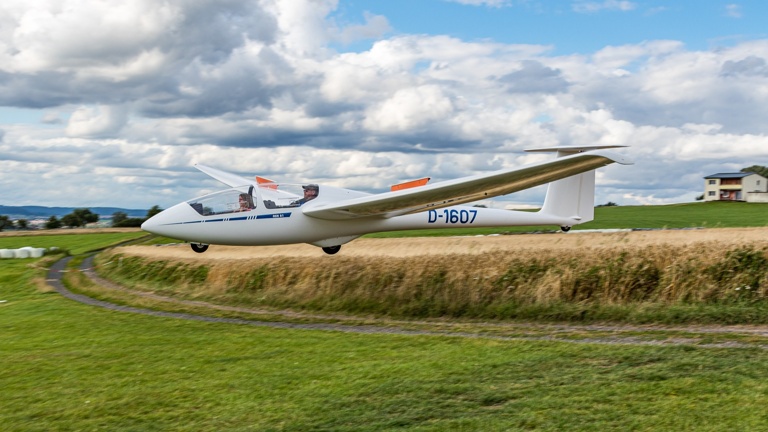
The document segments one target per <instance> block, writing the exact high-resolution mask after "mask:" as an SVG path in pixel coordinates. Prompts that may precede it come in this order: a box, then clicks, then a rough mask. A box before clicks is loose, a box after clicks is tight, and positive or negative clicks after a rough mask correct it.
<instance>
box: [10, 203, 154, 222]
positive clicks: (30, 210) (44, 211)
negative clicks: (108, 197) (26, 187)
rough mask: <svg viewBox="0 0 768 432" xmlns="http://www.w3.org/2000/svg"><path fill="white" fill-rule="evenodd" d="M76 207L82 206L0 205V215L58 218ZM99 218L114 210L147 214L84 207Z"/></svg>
mask: <svg viewBox="0 0 768 432" xmlns="http://www.w3.org/2000/svg"><path fill="white" fill-rule="evenodd" d="M77 208H84V207H43V206H6V205H0V215H4V216H8V217H9V218H11V219H39V218H45V219H48V218H49V217H51V216H56V217H57V218H60V217H62V216H64V215H68V214H70V213H72V212H73V211H74V210H75V209H77ZM85 208H88V209H90V210H91V212H93V213H96V214H97V215H99V217H100V218H111V217H112V214H113V213H115V212H123V213H125V214H127V215H128V217H132V218H141V217H145V216H146V215H147V210H139V209H124V208H119V207H85Z"/></svg>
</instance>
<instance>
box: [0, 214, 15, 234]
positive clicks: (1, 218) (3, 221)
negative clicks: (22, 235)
mask: <svg viewBox="0 0 768 432" xmlns="http://www.w3.org/2000/svg"><path fill="white" fill-rule="evenodd" d="M12 226H13V222H12V221H11V220H10V219H8V216H5V215H0V231H2V230H4V229H5V228H9V227H12Z"/></svg>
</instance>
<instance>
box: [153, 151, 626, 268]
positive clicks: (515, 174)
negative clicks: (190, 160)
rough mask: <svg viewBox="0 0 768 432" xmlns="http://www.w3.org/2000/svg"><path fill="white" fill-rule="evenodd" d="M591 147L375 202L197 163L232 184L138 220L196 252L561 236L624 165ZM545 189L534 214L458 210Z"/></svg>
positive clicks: (589, 211)
mask: <svg viewBox="0 0 768 432" xmlns="http://www.w3.org/2000/svg"><path fill="white" fill-rule="evenodd" d="M564 149H566V150H564ZM595 149H601V147H590V148H586V149H585V148H567V147H559V148H556V149H553V150H556V151H558V153H559V156H560V157H558V158H557V159H555V160H553V161H549V162H544V163H539V164H533V165H528V166H525V167H522V168H517V169H510V170H503V171H496V172H493V173H487V174H480V175H476V176H470V177H465V178H461V179H457V180H451V181H446V182H440V183H435V184H431V185H426V186H418V187H414V188H411V189H406V190H399V191H392V192H387V193H383V194H378V195H372V194H368V193H364V192H359V191H353V190H348V189H342V188H337V187H333V186H326V185H316V184H310V185H306V184H305V185H304V186H300V185H290V184H282V183H274V182H270V181H264V179H259V181H254V182H251V181H250V180H247V179H245V178H243V177H239V176H236V175H233V174H229V173H226V172H223V171H219V170H216V169H213V168H209V167H205V166H197V168H198V169H200V170H201V171H203V172H205V173H206V174H208V175H210V176H212V177H214V178H216V179H218V180H220V181H222V182H224V183H226V184H228V185H230V186H232V187H231V188H230V189H226V190H223V191H220V192H216V193H213V194H209V195H206V196H203V197H199V198H195V199H192V200H189V201H186V202H182V203H179V204H177V205H175V206H173V207H171V208H169V209H167V210H164V211H162V212H161V213H159V214H157V215H155V216H153V217H152V218H150V219H149V220H147V221H146V222H144V224H143V225H142V229H144V230H145V231H148V232H152V233H155V234H159V235H163V236H166V237H170V238H175V239H180V240H186V241H189V242H192V243H193V249H195V250H196V251H198V252H201V251H204V250H205V249H204V248H203V249H198V248H199V247H202V246H200V245H208V244H220V245H239V246H257V245H278V244H292V243H310V244H313V245H315V246H319V247H322V248H323V250H325V251H326V252H327V253H335V252H337V251H338V249H339V247H340V246H341V245H342V244H344V243H347V242H349V241H351V240H353V239H355V238H357V237H359V236H361V235H364V234H367V233H373V232H383V231H397V230H412V229H429V228H459V227H461V228H465V227H497V226H524V225H528V226H530V225H552V226H560V227H563V229H565V230H567V229H570V227H571V226H573V225H577V224H580V223H584V222H588V221H590V220H592V219H593V212H594V187H595V186H594V183H595V169H597V168H599V167H602V166H605V165H608V164H610V163H613V162H619V163H623V164H627V163H628V162H626V161H624V160H623V158H621V157H618V156H616V155H613V154H610V153H608V152H604V151H597V150H595ZM545 183H549V189H548V191H547V197H546V198H545V201H544V205H543V207H542V209H541V210H539V211H537V212H527V211H511V210H498V209H489V208H482V207H471V206H467V205H461V204H464V203H468V202H473V201H478V200H480V199H484V198H491V197H493V196H498V195H504V194H507V193H511V192H515V191H519V190H523V189H527V188H530V187H534V186H538V185H541V184H545ZM302 188H303V192H304V195H303V196H302V192H299V191H301V190H302ZM308 191H309V192H310V195H307V192H308ZM312 192H314V194H312ZM196 245H198V246H196Z"/></svg>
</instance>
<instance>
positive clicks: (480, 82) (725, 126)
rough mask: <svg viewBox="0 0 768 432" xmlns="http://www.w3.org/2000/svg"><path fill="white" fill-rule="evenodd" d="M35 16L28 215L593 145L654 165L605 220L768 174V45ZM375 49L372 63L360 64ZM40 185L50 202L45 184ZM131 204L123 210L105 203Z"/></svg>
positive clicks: (71, 1) (189, 9)
mask: <svg viewBox="0 0 768 432" xmlns="http://www.w3.org/2000/svg"><path fill="white" fill-rule="evenodd" d="M462 2H463V3H465V4H472V5H478V6H479V5H485V6H502V5H506V4H507V2H501V1H487V0H486V1H481V0H477V1H469V0H463V1H462ZM34 4H35V5H36V6H35V7H33V5H32V3H31V2H28V1H21V0H8V1H4V2H2V4H0V105H3V106H9V107H24V108H34V109H39V110H40V111H41V115H40V118H41V124H38V125H35V124H23V123H18V124H4V125H3V129H2V130H3V132H0V171H1V172H14V173H18V176H17V178H18V179H19V183H20V184H21V183H22V182H23V184H25V185H29V186H26V187H27V188H31V189H24V190H22V189H19V188H18V187H17V188H13V187H10V186H9V185H8V184H7V183H8V182H9V181H10V180H9V179H7V178H3V179H2V181H0V183H2V184H0V187H2V188H3V190H4V191H8V194H9V195H8V196H7V199H8V200H9V201H10V202H18V203H28V202H27V201H25V198H24V196H26V195H33V194H32V193H30V192H42V191H44V190H45V189H48V188H49V187H50V185H51V184H56V185H57V186H59V185H60V186H61V187H62V189H63V190H66V191H68V192H71V191H78V190H79V192H78V193H73V194H71V195H67V194H61V195H60V196H61V197H62V198H61V201H60V202H51V203H50V204H51V205H54V204H61V205H65V204H67V203H66V202H65V201H66V199H67V198H66V197H67V196H78V197H82V199H83V201H82V202H80V203H78V205H104V204H109V205H122V206H126V207H131V206H133V207H149V206H151V205H152V204H156V203H160V204H162V205H163V206H167V205H170V204H173V203H175V202H177V201H180V200H182V199H185V198H188V197H190V196H193V195H197V194H200V193H202V192H205V191H210V190H213V189H215V188H216V187H218V186H219V185H217V184H216V183H215V182H213V181H208V180H204V177H203V176H200V175H199V174H198V173H197V172H196V171H194V170H193V169H191V168H190V166H191V165H192V164H193V163H196V162H202V163H206V164H208V165H212V166H218V167H221V168H224V169H231V170H233V171H235V172H238V173H240V174H243V175H245V176H249V177H250V176H251V175H253V174H260V175H265V176H269V177H273V178H276V179H278V180H296V181H305V180H314V181H318V182H327V183H330V184H334V185H338V186H344V187H350V188H360V189H364V190H369V191H376V190H386V189H387V188H388V186H389V185H391V184H394V183H397V182H399V181H401V180H404V179H412V178H416V177H422V176H431V177H432V178H433V181H439V180H445V179H449V178H453V177H456V176H462V175H470V174H474V173H478V172H482V171H487V170H493V169H500V168H505V167H513V166H517V165H520V164H525V163H530V162H535V161H539V160H542V158H545V157H547V156H542V155H538V154H526V153H522V150H523V149H525V148H531V147H547V146H555V145H594V144H624V145H630V146H631V147H630V148H629V149H628V150H625V153H626V154H627V156H628V157H629V158H630V159H635V160H636V165H635V166H632V167H613V166H612V167H608V168H607V169H605V170H602V171H601V172H600V175H599V176H598V185H599V186H600V187H599V188H598V197H597V201H598V202H607V201H614V202H619V203H622V204H632V203H646V202H678V201H680V200H690V199H692V197H693V196H694V195H695V194H698V193H700V192H699V191H700V189H701V182H702V180H701V177H703V176H704V175H707V174H711V173H712V172H716V171H723V170H724V169H725V168H727V169H738V168H740V166H739V165H742V164H743V165H744V166H748V165H752V164H755V163H761V160H765V159H768V153H767V152H768V150H767V149H768V139H766V136H767V135H768V125H767V124H766V122H765V120H764V118H763V117H764V116H763V113H764V112H766V109H768V63H767V61H766V59H768V41H766V40H756V41H749V42H741V43H738V44H734V45H733V46H729V47H723V48H719V49H717V50H689V49H686V47H685V46H684V45H683V44H682V43H681V42H679V41H664V40H655V41H646V42H640V43H637V44H629V45H617V46H607V47H605V48H603V49H601V50H598V51H596V52H594V53H585V54H580V55H554V54H552V50H551V47H549V46H544V45H530V44H504V43H498V42H493V41H485V40H481V41H472V42H468V41H464V40H461V39H459V38H456V37H449V36H442V35H409V34H396V35H393V36H386V35H387V34H388V32H390V30H391V29H390V25H389V22H388V20H387V18H386V17H382V16H376V15H372V14H368V15H362V16H361V17H359V20H358V21H357V22H351V23H345V24H344V25H340V24H339V23H338V22H336V21H335V20H334V18H333V11H334V10H335V9H336V8H337V1H336V0H248V1H242V0H204V1H199V2H187V1H183V0H162V1H159V2H156V1H152V2H150V1H149V0H137V1H135V2H129V3H126V4H121V5H107V4H106V3H104V2H100V1H96V0H78V1H76V0H59V1H54V0H41V1H40V2H35V3H34ZM514 4H518V3H514ZM570 4H571V5H572V7H573V9H574V10H576V11H578V12H583V13H596V12H600V11H608V10H614V11H631V10H634V9H635V8H636V7H637V6H636V4H635V3H634V2H629V1H616V0H612V1H611V0H607V1H578V2H573V3H570ZM367 38H373V39H374V41H373V42H372V43H371V45H370V48H368V49H360V50H357V51H345V50H344V48H343V44H346V43H350V42H353V41H354V40H356V39H367ZM339 43H341V44H342V48H340V47H339V46H338V44H339ZM724 160H727V161H728V162H727V163H728V164H731V165H727V166H726V167H723V163H724V162H723V161H724ZM41 173H44V176H45V177H44V179H45V182H47V183H48V184H47V185H45V184H43V183H41V182H40V181H31V180H32V179H40V178H43V177H41V175H42V174H41ZM109 179H116V180H115V181H114V182H112V181H110V180H109ZM3 182H4V183H3ZM34 188H39V189H38V190H34ZM116 191H118V192H119V193H118V195H119V196H121V197H122V198H121V200H122V201H123V202H108V203H107V202H104V201H103V199H104V198H103V197H107V196H109V197H113V196H115V195H116V194H115V192H116ZM543 193H544V191H543V190H542V189H535V190H531V191H526V192H522V193H520V194H515V196H514V197H512V198H509V199H513V200H515V201H518V202H525V203H536V202H538V201H539V200H540V198H541V197H542V195H543ZM4 197H5V196H4Z"/></svg>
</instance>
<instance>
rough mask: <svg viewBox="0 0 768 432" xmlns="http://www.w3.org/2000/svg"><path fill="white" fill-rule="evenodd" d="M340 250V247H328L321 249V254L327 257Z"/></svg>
mask: <svg viewBox="0 0 768 432" xmlns="http://www.w3.org/2000/svg"><path fill="white" fill-rule="evenodd" d="M340 250H341V245H338V246H328V247H324V248H323V252H325V253H327V254H328V255H333V254H335V253H336V252H338V251H340Z"/></svg>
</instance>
